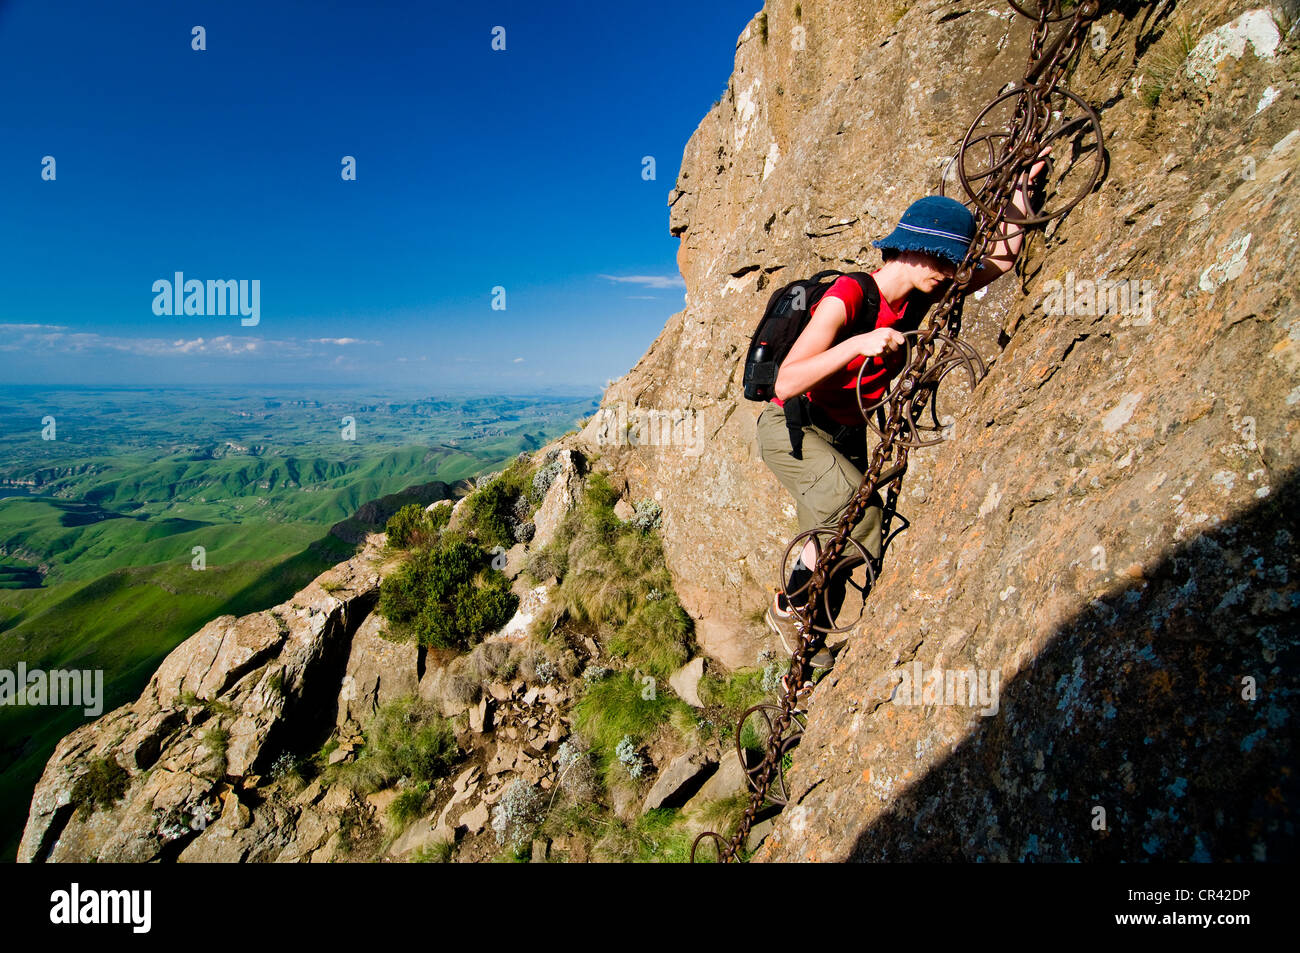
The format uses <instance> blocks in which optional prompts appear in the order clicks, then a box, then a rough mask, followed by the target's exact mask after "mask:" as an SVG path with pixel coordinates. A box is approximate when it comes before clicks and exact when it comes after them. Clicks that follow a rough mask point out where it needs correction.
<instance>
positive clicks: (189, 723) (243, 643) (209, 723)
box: [18, 537, 397, 862]
mask: <svg viewBox="0 0 1300 953" xmlns="http://www.w3.org/2000/svg"><path fill="white" fill-rule="evenodd" d="M376 540H382V537H373V538H372V541H371V542H370V543H369V544H368V545H367V546H366V548H365V549H364V550H363V551H362V552H361V553H360V554H359V555H357V556H356V557H354V558H353V559H351V560H349V561H347V562H345V563H341V564H340V565H338V566H336V567H334V568H333V569H331V570H329V571H328V572H326V573H324V574H323V575H321V576H320V577H319V578H317V579H316V580H315V581H314V582H313V583H312V584H311V585H309V586H308V587H307V588H306V589H304V590H302V591H301V592H299V593H297V594H296V595H295V596H294V597H293V599H292V600H290V601H289V602H286V603H282V604H281V605H279V606H277V607H275V608H274V609H269V610H267V611H265V612H256V613H253V614H251V615H246V616H242V617H240V618H238V619H236V618H235V617H233V616H221V617H220V618H217V619H214V620H213V621H211V622H209V623H208V624H207V625H205V626H204V627H203V628H202V629H200V630H199V631H198V632H196V633H195V634H194V635H192V636H191V637H190V638H188V639H186V640H185V641H184V642H183V643H181V644H180V645H179V646H177V647H176V648H175V649H174V650H173V651H172V653H171V654H170V655H168V656H167V658H166V659H165V660H164V661H163V663H162V665H161V666H160V667H159V668H158V671H157V672H155V673H154V676H153V678H152V679H150V681H149V684H148V686H147V687H146V688H145V690H144V692H143V693H142V694H141V695H140V697H139V699H137V700H136V701H135V702H134V703H132V704H130V705H125V706H123V707H121V708H119V709H117V710H116V711H112V712H110V713H108V714H107V715H105V716H104V717H103V718H100V719H98V720H97V721H94V722H91V723H90V724H87V725H83V726H82V727H80V728H78V729H77V730H76V731H74V732H73V733H72V734H70V735H68V736H67V737H66V738H64V739H63V740H62V741H60V742H59V744H58V747H57V748H56V749H55V752H54V754H53V756H52V757H51V758H50V761H49V763H48V764H47V765H46V768H45V772H44V774H43V775H42V776H41V780H40V782H39V783H38V784H37V786H36V791H35V793H34V795H33V797H32V806H31V811H30V814H29V816H28V821H27V827H26V829H25V830H24V832H23V839H22V843H21V844H20V845H19V849H18V859H19V860H20V861H32V860H49V861H83V862H84V861H90V860H100V859H103V860H116V861H148V860H155V859H160V858H165V857H167V858H170V857H176V856H177V853H178V852H180V851H181V848H182V847H183V848H184V855H183V859H186V860H190V859H194V860H244V859H267V858H268V856H274V855H275V854H276V853H279V852H280V851H282V850H284V849H285V848H286V847H290V846H293V845H295V844H296V845H297V848H296V849H297V850H298V852H300V853H301V852H303V851H306V852H310V850H312V849H315V848H318V847H320V846H322V845H323V843H324V841H325V839H326V836H327V835H328V834H329V833H331V832H330V831H327V830H324V829H321V830H316V831H312V830H310V828H311V826H312V825H310V824H305V825H303V826H302V827H299V828H296V829H295V821H296V820H297V819H298V818H297V813H296V812H292V813H291V812H288V811H286V810H285V809H283V808H280V809H279V810H280V815H281V816H278V817H277V816H272V812H270V811H262V812H260V813H259V814H258V821H259V825H258V826H257V827H253V828H249V827H248V824H249V821H250V819H251V818H250V815H249V812H248V810H247V808H241V805H240V802H239V795H238V792H237V791H236V790H234V788H233V787H232V785H231V783H230V782H231V781H232V780H234V781H237V782H240V783H241V784H242V785H244V786H251V784H252V783H254V782H255V780H256V778H257V776H258V775H259V774H261V773H263V772H265V771H267V770H268V769H269V768H270V767H271V763H272V760H273V759H274V758H275V757H276V756H277V755H278V754H279V753H281V752H283V751H284V750H286V749H287V748H288V747H290V746H293V745H298V744H301V743H302V742H303V741H304V740H311V739H304V733H305V732H313V731H318V730H319V726H320V725H322V724H324V725H326V726H330V725H332V724H333V723H334V721H335V715H334V712H335V709H336V708H337V707H338V706H339V705H340V702H339V696H340V694H343V695H346V696H348V701H347V702H346V704H349V705H351V704H359V705H361V706H363V707H364V705H366V704H370V705H373V704H374V699H375V698H376V697H377V696H378V693H379V691H380V690H379V688H378V680H379V679H378V676H377V675H374V674H373V670H372V674H369V675H368V674H366V671H365V667H366V665H365V664H362V663H357V662H356V661H355V660H353V661H352V662H350V661H349V647H350V646H351V645H352V636H353V633H354V630H355V629H356V628H357V626H358V624H359V623H360V622H361V621H362V620H363V619H365V618H366V615H367V613H368V612H369V610H370V608H371V607H372V606H373V605H374V602H375V599H376V597H377V593H378V588H379V581H380V574H379V569H378V566H377V560H378V543H377V542H376ZM362 644H363V645H365V644H370V643H369V642H368V640H364V639H363V640H362ZM394 648H397V647H394ZM367 664H368V663H367ZM345 671H347V672H349V675H350V678H351V681H350V683H349V686H348V688H345V690H344V691H343V692H342V693H340V689H339V686H340V683H341V682H342V681H343V679H344V673H345ZM356 686H360V687H359V688H356V690H355V691H352V690H349V689H350V688H354V687H356ZM385 690H386V687H385ZM367 699H368V701H367ZM218 724H219V725H221V727H220V728H218V727H216V726H217V725H218ZM314 740H315V741H316V743H317V744H318V745H319V743H320V742H321V741H323V740H324V738H323V737H322V738H317V739H314ZM97 759H113V760H115V761H117V763H118V764H119V765H120V766H121V767H122V768H123V769H124V770H125V771H126V772H127V774H128V775H129V780H128V783H127V786H126V788H125V792H124V796H123V798H121V799H120V800H119V801H118V802H117V804H115V805H114V806H113V807H112V808H111V809H108V810H97V811H95V812H93V813H91V814H90V815H89V816H88V817H85V818H82V817H81V816H80V814H79V812H77V811H76V810H75V809H74V807H73V805H72V803H71V801H72V790H73V787H74V785H75V784H76V782H77V780H78V778H80V777H81V776H83V775H84V774H86V772H87V770H88V769H89V767H90V764H91V763H92V762H93V761H95V760H97ZM209 815H219V817H217V818H216V819H215V822H213V823H207V821H209V820H213V818H212V817H209ZM316 826H317V827H319V826H320V825H316ZM187 828H188V829H187ZM199 830H201V831H202V833H201V834H199V835H198V836H197V837H194V836H193V834H194V832H195V831H199ZM316 835H319V836H316ZM303 838H308V839H309V840H311V841H312V843H311V844H310V845H307V844H304V843H303V842H302V841H303ZM187 839H188V840H187ZM200 844H201V845H202V846H199V845H200Z"/></svg>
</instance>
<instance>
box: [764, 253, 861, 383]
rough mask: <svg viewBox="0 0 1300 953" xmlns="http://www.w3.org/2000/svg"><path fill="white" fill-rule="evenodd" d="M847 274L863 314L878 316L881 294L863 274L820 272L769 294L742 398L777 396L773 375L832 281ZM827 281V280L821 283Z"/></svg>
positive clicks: (858, 272)
mask: <svg viewBox="0 0 1300 953" xmlns="http://www.w3.org/2000/svg"><path fill="white" fill-rule="evenodd" d="M844 274H848V275H849V277H850V278H852V279H854V280H855V281H857V283H858V284H859V285H861V286H862V294H863V297H864V298H865V301H866V307H865V308H864V314H863V315H859V319H861V318H862V317H864V316H865V315H868V314H869V315H876V314H879V313H880V291H879V290H878V289H877V288H876V282H875V279H873V278H872V277H871V276H870V275H868V274H867V273H866V272H862V271H855V272H847V273H846V272H842V271H819V272H818V273H817V274H815V275H813V276H812V277H811V278H801V279H799V280H798V281H792V282H790V283H789V284H788V285H786V286H785V287H783V288H778V289H777V290H776V291H773V292H772V296H771V297H770V298H768V299H767V308H766V309H764V311H763V317H762V319H761V320H760V321H759V322H758V327H757V328H755V330H754V336H753V337H752V338H750V341H749V351H748V352H747V354H746V357H745V377H744V384H745V399H746V400H759V401H769V400H771V399H772V398H773V397H775V396H776V373H777V371H778V370H779V369H780V367H781V362H782V361H784V360H785V357H786V355H787V354H789V353H790V348H792V347H794V342H795V341H796V340H797V339H798V338H799V335H800V334H801V333H802V332H803V329H804V328H805V327H807V326H808V318H809V317H810V315H811V314H812V310H813V308H814V307H815V306H816V305H817V302H819V301H821V299H822V297H823V296H825V294H826V292H827V291H828V290H829V289H830V286H831V285H832V284H834V283H835V279H837V278H839V277H841V276H842V275H844ZM824 278H830V279H831V280H830V281H823V279H824Z"/></svg>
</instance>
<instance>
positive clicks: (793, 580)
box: [758, 404, 882, 624]
mask: <svg viewBox="0 0 1300 953" xmlns="http://www.w3.org/2000/svg"><path fill="white" fill-rule="evenodd" d="M758 434H759V449H760V451H761V453H762V456H763V460H764V462H766V463H767V465H768V467H770V468H771V470H772V472H773V473H775V474H776V477H777V479H779V480H780V481H781V483H782V485H783V486H785V488H786V489H787V490H789V491H790V494H791V495H792V496H793V497H794V499H795V509H796V512H797V513H798V517H799V531H800V532H805V531H807V530H809V529H813V528H823V529H826V530H829V531H831V532H833V531H834V530H835V529H836V528H837V527H838V525H839V521H840V519H841V518H842V517H843V515H844V511H845V509H846V508H847V507H848V505H849V503H850V502H851V501H852V499H853V497H854V495H855V494H856V493H857V491H858V487H859V486H860V485H861V483H862V470H861V469H859V467H858V465H857V462H856V461H855V460H854V459H852V458H850V456H849V455H846V454H845V453H843V452H841V451H840V450H839V449H837V448H836V447H835V446H833V445H832V444H831V443H830V442H829V441H828V440H827V439H826V438H825V436H824V435H823V434H822V432H821V431H820V430H818V429H816V428H813V427H806V428H804V445H803V459H802V460H796V459H794V457H793V456H792V455H791V447H790V436H789V431H788V430H787V428H786V421H785V415H784V413H783V412H782V411H781V408H779V407H777V406H776V405H775V404H769V405H768V407H767V408H766V409H764V411H763V412H762V414H760V415H759V419H758ZM865 452H866V451H865V447H864V448H863V449H862V451H861V452H859V453H857V454H854V457H856V458H857V460H860V461H861V462H862V463H865V462H866V460H865ZM881 505H882V504H881V500H880V496H879V494H873V495H872V497H871V500H870V503H869V505H868V507H867V509H866V510H865V512H864V513H863V516H862V518H861V519H860V520H859V521H858V523H857V524H856V525H855V526H854V527H853V528H852V529H851V530H850V534H849V535H850V536H851V537H852V538H853V539H855V540H857V541H858V542H859V543H861V544H862V546H863V548H864V549H865V550H866V552H867V553H868V554H870V556H871V557H872V558H873V559H879V558H880V551H881V516H882V509H881ZM828 538H829V536H828V535H824V536H822V537H821V538H820V539H819V543H821V544H822V545H824V544H825V542H826V540H827V539H828ZM816 555H817V554H816V552H815V551H814V547H813V545H812V542H811V541H810V542H809V544H808V545H807V546H806V547H805V548H804V552H803V554H802V556H801V558H800V559H799V560H797V561H796V563H795V565H794V569H793V571H792V572H791V575H790V578H789V579H788V580H787V584H786V591H787V592H792V593H798V591H799V589H801V588H802V587H803V586H804V585H806V583H807V582H808V579H809V578H810V577H811V575H812V568H813V566H814V565H815V563H816ZM860 563H861V557H860V556H859V555H858V549H857V547H856V546H853V545H852V544H850V543H846V544H845V547H844V550H843V553H842V557H841V562H840V563H839V564H838V565H837V566H836V567H834V570H833V572H832V575H831V579H830V582H831V583H832V586H831V587H830V589H829V591H828V596H829V601H830V603H831V612H830V618H831V619H832V620H833V619H834V617H835V615H836V614H838V612H839V608H840V606H841V605H842V603H843V600H844V596H845V593H844V587H845V585H846V584H847V582H848V579H849V576H850V575H851V572H852V569H853V567H854V566H856V565H858V564H860ZM794 601H795V603H796V604H801V603H800V601H799V600H798V598H797V596H796V598H795V600H794ZM818 602H819V612H820V613H821V614H823V615H824V614H825V605H824V603H823V601H822V600H821V599H819V600H818ZM822 624H825V623H824V622H823V623H822Z"/></svg>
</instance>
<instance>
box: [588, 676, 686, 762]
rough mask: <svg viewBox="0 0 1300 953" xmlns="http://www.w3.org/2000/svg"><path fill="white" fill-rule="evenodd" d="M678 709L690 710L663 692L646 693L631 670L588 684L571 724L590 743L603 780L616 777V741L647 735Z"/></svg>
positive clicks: (666, 721)
mask: <svg viewBox="0 0 1300 953" xmlns="http://www.w3.org/2000/svg"><path fill="white" fill-rule="evenodd" d="M647 695H649V697H646V696H647ZM678 708H680V709H686V710H688V711H689V709H687V707H686V704H685V703H684V702H681V701H678V700H677V699H675V698H672V697H670V696H669V695H668V694H666V693H664V692H652V693H648V692H646V691H645V686H644V685H643V684H642V683H641V682H640V681H638V680H637V679H635V678H634V677H633V676H632V674H631V673H630V672H619V673H617V674H614V675H612V676H610V677H608V678H604V679H601V680H600V681H596V682H591V683H590V684H588V685H587V687H586V690H585V691H584V692H583V696H582V698H581V699H579V700H578V702H577V704H575V705H574V706H573V713H574V725H575V727H576V728H577V730H578V731H579V732H580V733H581V734H582V736H583V737H584V738H586V739H587V740H588V741H589V742H590V743H591V748H592V753H593V754H594V755H595V757H596V758H597V760H598V762H599V764H600V766H601V768H602V769H603V770H604V773H605V777H606V779H607V780H616V777H617V776H616V775H614V774H611V773H610V772H611V770H612V769H614V768H615V767H616V766H618V765H619V763H620V762H619V760H618V752H617V749H618V746H619V743H620V742H621V741H623V739H624V738H629V739H631V740H632V741H633V742H638V741H641V740H644V739H646V738H649V737H650V736H652V735H653V734H654V733H655V732H656V731H658V730H659V729H660V728H661V727H663V726H665V725H667V724H668V723H669V721H670V718H671V717H672V713H673V711H674V709H678Z"/></svg>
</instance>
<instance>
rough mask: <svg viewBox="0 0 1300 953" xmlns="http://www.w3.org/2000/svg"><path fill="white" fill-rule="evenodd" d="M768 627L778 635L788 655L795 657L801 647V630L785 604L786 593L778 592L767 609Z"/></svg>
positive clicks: (787, 604)
mask: <svg viewBox="0 0 1300 953" xmlns="http://www.w3.org/2000/svg"><path fill="white" fill-rule="evenodd" d="M783 606H784V608H783ZM766 618H767V627H768V628H769V629H771V630H772V631H773V632H775V633H776V635H777V637H778V638H779V639H780V640H781V644H782V645H783V646H785V650H786V652H787V653H788V654H790V655H793V654H794V650H795V648H796V647H797V646H798V645H799V642H800V638H799V629H798V627H797V626H796V625H795V621H794V613H793V612H791V611H790V609H789V603H787V602H785V593H783V592H778V593H777V594H776V598H774V599H773V600H772V604H771V605H770V606H768V607H767V614H766Z"/></svg>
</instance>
